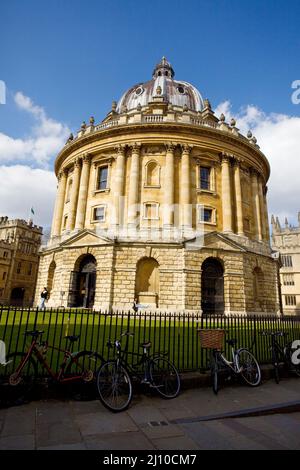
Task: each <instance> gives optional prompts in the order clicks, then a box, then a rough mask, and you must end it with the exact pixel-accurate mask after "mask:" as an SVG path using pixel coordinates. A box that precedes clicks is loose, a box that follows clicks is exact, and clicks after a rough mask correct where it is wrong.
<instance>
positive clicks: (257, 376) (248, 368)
mask: <svg viewBox="0 0 300 470" xmlns="http://www.w3.org/2000/svg"><path fill="white" fill-rule="evenodd" d="M237 365H238V368H239V370H240V374H241V376H242V377H243V379H244V381H245V382H246V383H247V384H248V385H251V386H252V387H256V386H257V385H259V384H260V382H261V371H260V367H259V364H258V362H257V360H256V359H255V357H254V356H253V354H252V353H251V352H250V351H248V349H240V351H238V354H237Z"/></svg>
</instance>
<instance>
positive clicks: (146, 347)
mask: <svg viewBox="0 0 300 470" xmlns="http://www.w3.org/2000/svg"><path fill="white" fill-rule="evenodd" d="M151 346H152V343H151V341H147V342H146V343H141V344H140V348H143V349H149V348H151Z"/></svg>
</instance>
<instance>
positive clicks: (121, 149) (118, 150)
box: [115, 144, 126, 155]
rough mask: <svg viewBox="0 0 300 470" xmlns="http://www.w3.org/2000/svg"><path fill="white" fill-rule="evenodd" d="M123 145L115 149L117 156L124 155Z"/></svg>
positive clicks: (124, 146)
mask: <svg viewBox="0 0 300 470" xmlns="http://www.w3.org/2000/svg"><path fill="white" fill-rule="evenodd" d="M125 148H126V145H125V144H120V145H117V146H116V147H115V151H116V152H117V154H118V155H124V154H125Z"/></svg>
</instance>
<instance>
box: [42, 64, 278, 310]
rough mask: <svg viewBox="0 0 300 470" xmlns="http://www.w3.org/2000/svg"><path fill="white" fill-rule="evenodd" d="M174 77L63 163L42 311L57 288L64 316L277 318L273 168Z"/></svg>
mask: <svg viewBox="0 0 300 470" xmlns="http://www.w3.org/2000/svg"><path fill="white" fill-rule="evenodd" d="M174 76H175V73H174V69H173V68H172V66H171V65H170V63H169V62H168V61H167V60H166V59H165V58H163V59H162V60H161V62H160V63H159V64H158V65H157V66H156V67H155V69H154V71H153V75H152V78H151V79H150V80H149V81H147V82H145V83H139V84H137V85H135V86H133V87H132V88H130V89H129V90H127V91H126V92H125V93H124V94H123V96H122V97H121V98H120V100H119V102H118V103H116V102H113V104H112V109H111V111H110V112H109V113H108V115H107V116H106V118H105V119H104V120H103V121H102V122H101V123H100V124H97V125H96V124H95V122H94V118H91V119H90V121H89V123H88V124H86V123H85V122H84V123H83V124H82V126H81V129H80V130H79V132H78V133H77V135H76V136H74V137H73V135H71V136H70V138H69V139H68V141H67V143H66V145H65V146H64V148H63V149H62V150H61V152H60V153H59V154H58V156H57V158H56V161H55V173H56V175H57V178H58V189H57V196H56V202H55V208H54V214H53V222H52V232H51V239H50V241H49V243H48V244H47V246H45V247H43V249H42V251H41V259H40V268H39V275H38V285H37V291H36V292H37V295H36V302H38V301H39V293H40V291H41V289H42V288H43V287H44V286H47V287H48V290H49V292H50V298H49V302H48V305H49V306H54V307H55V306H60V305H64V306H68V307H86V308H96V309H100V308H102V309H105V308H130V307H131V306H132V304H133V301H134V299H135V298H137V299H138V301H139V302H140V303H142V304H144V305H148V308H152V309H156V308H158V309H160V310H172V311H174V310H183V309H185V310H187V311H195V312H200V311H202V312H203V313H225V314H229V313H247V314H250V313H268V312H269V313H274V312H276V311H278V308H279V307H278V295H277V266H276V261H274V260H273V258H272V256H271V248H270V245H269V229H268V215H267V202H266V193H267V186H266V185H267V181H268V178H269V173H270V168H269V163H268V161H267V159H266V157H265V155H264V154H263V153H262V152H261V151H260V149H259V147H258V145H257V142H256V139H255V137H254V136H252V134H251V132H249V133H248V135H247V136H243V135H241V134H240V132H239V130H238V128H237V127H236V123H235V121H234V120H232V121H231V122H230V123H227V122H226V119H225V116H224V115H221V116H215V114H214V112H213V110H212V109H211V105H210V102H209V101H208V100H207V99H203V98H202V96H201V94H200V93H199V91H198V90H197V89H196V88H195V87H194V86H193V85H191V84H190V83H188V82H185V81H177V80H175V79H174Z"/></svg>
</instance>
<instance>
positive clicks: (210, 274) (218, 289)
mask: <svg viewBox="0 0 300 470" xmlns="http://www.w3.org/2000/svg"><path fill="white" fill-rule="evenodd" d="M201 287H202V289H201V291H202V299H201V307H202V312H203V313H204V314H206V315H212V314H222V313H224V269H223V266H222V263H221V262H220V261H219V260H218V259H217V258H207V259H206V260H205V261H204V262H203V264H202V277H201Z"/></svg>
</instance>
